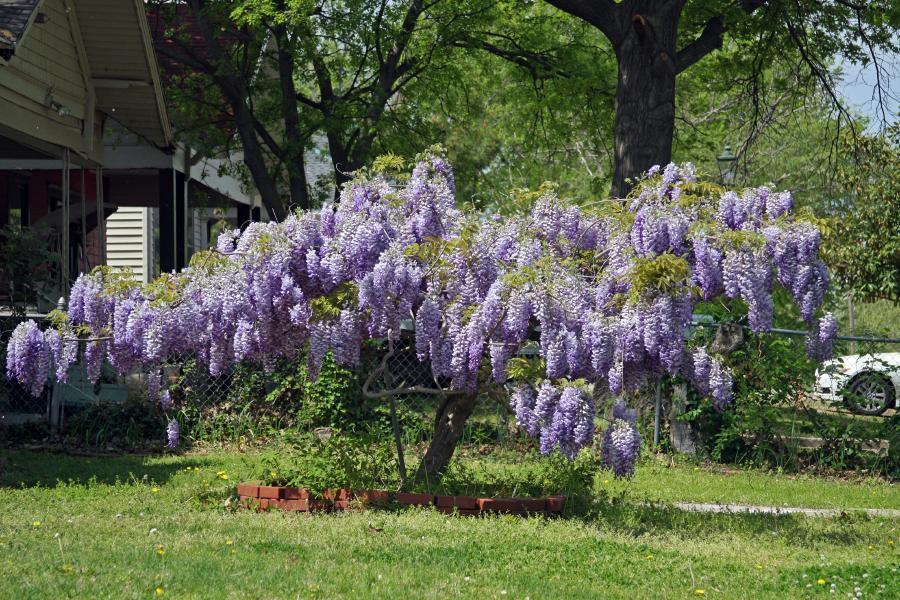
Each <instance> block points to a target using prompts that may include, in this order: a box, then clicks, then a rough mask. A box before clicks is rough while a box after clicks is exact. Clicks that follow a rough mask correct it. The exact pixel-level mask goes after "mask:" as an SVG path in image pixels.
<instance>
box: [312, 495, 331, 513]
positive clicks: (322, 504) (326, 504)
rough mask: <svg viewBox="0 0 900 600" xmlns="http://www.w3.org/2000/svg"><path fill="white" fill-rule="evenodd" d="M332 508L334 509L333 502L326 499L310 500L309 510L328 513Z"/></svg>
mask: <svg viewBox="0 0 900 600" xmlns="http://www.w3.org/2000/svg"><path fill="white" fill-rule="evenodd" d="M331 507H332V503H331V500H326V499H324V498H310V499H309V510H316V511H328V510H331Z"/></svg>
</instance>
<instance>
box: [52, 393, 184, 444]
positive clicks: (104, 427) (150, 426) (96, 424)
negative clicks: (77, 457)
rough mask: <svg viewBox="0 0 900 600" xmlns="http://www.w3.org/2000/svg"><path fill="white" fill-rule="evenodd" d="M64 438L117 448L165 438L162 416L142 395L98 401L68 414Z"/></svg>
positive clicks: (164, 425)
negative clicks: (120, 401)
mask: <svg viewBox="0 0 900 600" xmlns="http://www.w3.org/2000/svg"><path fill="white" fill-rule="evenodd" d="M65 436H66V441H67V442H75V443H79V444H85V445H88V446H94V447H106V446H110V445H112V446H116V447H118V448H121V449H137V448H160V447H162V446H163V445H164V444H165V442H166V418H165V415H163V413H162V411H161V410H160V408H159V405H157V404H150V403H148V402H147V401H146V400H144V399H133V400H127V401H125V402H122V403H118V402H98V403H97V404H92V405H89V406H86V407H85V408H84V409H82V410H80V411H79V412H77V413H75V414H74V415H72V416H71V417H69V418H68V420H67V422H66V424H65Z"/></svg>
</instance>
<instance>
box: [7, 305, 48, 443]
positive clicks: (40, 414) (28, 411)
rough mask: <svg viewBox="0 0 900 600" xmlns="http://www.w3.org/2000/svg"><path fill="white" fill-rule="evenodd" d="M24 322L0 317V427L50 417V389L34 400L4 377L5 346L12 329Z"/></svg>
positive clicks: (15, 318) (27, 392) (14, 318)
mask: <svg viewBox="0 0 900 600" xmlns="http://www.w3.org/2000/svg"><path fill="white" fill-rule="evenodd" d="M24 320H25V318H23V317H19V316H14V315H2V316H0V425H19V424H22V423H27V422H34V421H45V420H47V419H48V418H49V415H50V397H51V390H50V388H45V389H44V391H43V392H42V393H41V395H40V396H38V397H37V398H35V397H34V396H32V395H31V393H30V392H29V391H28V390H26V389H25V388H24V387H22V386H21V385H19V383H18V382H16V381H11V380H9V379H8V378H7V377H6V344H7V342H8V341H9V338H10V336H11V335H12V332H13V329H15V328H16V326H17V325H18V324H19V323H21V322H22V321H24Z"/></svg>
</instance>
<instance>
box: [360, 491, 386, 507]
mask: <svg viewBox="0 0 900 600" xmlns="http://www.w3.org/2000/svg"><path fill="white" fill-rule="evenodd" d="M354 495H355V496H356V497H357V498H359V500H360V501H361V502H362V503H363V504H387V503H388V502H390V501H391V493H390V492H385V491H383V490H363V491H361V492H355V493H354Z"/></svg>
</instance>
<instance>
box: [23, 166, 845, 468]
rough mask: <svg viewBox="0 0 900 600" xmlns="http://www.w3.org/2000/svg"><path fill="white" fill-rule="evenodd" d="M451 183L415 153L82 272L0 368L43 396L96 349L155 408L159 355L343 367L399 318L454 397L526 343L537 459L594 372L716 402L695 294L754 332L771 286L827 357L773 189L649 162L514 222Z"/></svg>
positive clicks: (599, 380) (625, 433) (569, 430)
mask: <svg viewBox="0 0 900 600" xmlns="http://www.w3.org/2000/svg"><path fill="white" fill-rule="evenodd" d="M704 189H705V190H706V191H704ZM454 190H455V188H454V178H453V172H452V170H451V168H450V166H449V165H448V163H447V162H446V161H445V160H444V159H443V158H442V157H440V156H437V155H433V154H428V155H426V156H425V157H424V158H423V159H422V160H420V161H419V162H418V164H417V165H416V166H415V168H414V169H413V171H412V173H411V174H410V176H409V177H408V178H407V179H406V180H404V181H403V184H402V185H398V184H397V183H396V182H394V181H393V180H388V179H386V178H385V177H382V176H380V175H367V176H360V177H358V178H357V179H355V180H353V181H352V182H350V183H348V184H347V185H346V186H345V187H344V188H343V190H342V192H341V196H340V198H339V200H338V201H337V202H335V203H334V204H327V205H325V206H324V207H322V208H321V209H320V210H317V211H310V212H300V213H296V214H292V215H291V216H289V217H288V218H287V219H285V220H284V221H283V222H280V223H274V222H273V223H253V224H250V225H249V226H248V227H246V228H245V229H244V230H243V231H241V230H234V231H228V232H226V233H224V234H222V236H221V237H220V238H219V240H218V243H217V245H216V250H214V251H211V252H208V253H202V254H201V255H199V256H195V257H194V259H193V260H192V264H191V266H190V267H188V268H187V269H185V270H184V271H183V272H182V273H179V274H167V275H165V276H163V277H162V278H161V279H160V280H158V281H156V282H153V283H151V284H149V285H147V286H138V285H127V284H125V283H123V281H122V279H121V278H116V276H115V275H114V274H113V273H112V272H111V271H109V270H108V269H107V270H100V271H97V272H94V273H92V274H89V275H82V276H80V277H79V278H78V280H77V282H76V283H75V284H74V286H73V287H72V291H71V296H70V298H69V304H68V313H67V321H66V322H65V323H62V324H59V325H58V326H57V327H56V328H53V329H50V330H48V331H45V332H41V331H40V330H39V329H38V327H37V325H35V324H34V323H33V322H27V323H24V324H22V325H20V326H19V328H17V329H16V331H15V333H14V334H13V337H12V339H11V341H10V343H9V352H8V358H7V371H8V373H9V374H10V376H12V377H15V378H16V379H18V380H19V381H20V382H22V383H23V384H24V385H25V386H26V387H28V388H29V389H30V390H31V391H32V392H34V393H39V392H40V390H41V388H42V387H43V385H44V384H45V382H46V381H47V379H48V377H49V376H50V373H54V374H55V376H56V377H57V378H63V377H65V374H66V372H67V371H68V367H69V365H70V364H71V363H72V362H73V361H74V360H75V359H76V357H77V354H78V351H77V350H78V347H77V345H78V342H76V341H75V340H76V339H79V340H81V343H82V348H83V350H82V352H83V360H84V362H85V364H86V367H87V371H88V374H89V376H90V377H91V378H96V377H97V376H98V375H99V370H100V365H101V363H102V361H103V360H106V361H108V362H109V363H110V364H111V365H112V366H113V367H114V368H116V369H117V370H118V371H119V372H123V373H124V372H128V371H132V370H134V369H139V370H142V371H144V372H145V373H147V374H148V376H147V381H148V395H149V396H150V397H151V398H153V399H154V400H155V401H158V402H161V403H163V404H164V405H166V406H169V405H171V397H170V395H169V393H168V391H167V390H166V389H165V383H164V382H163V379H162V377H161V374H160V365H161V364H162V363H163V362H164V361H165V359H166V357H168V356H169V355H171V354H173V353H178V354H193V355H195V356H197V357H198V359H199V360H200V361H201V362H203V363H205V364H206V365H207V366H208V368H209V370H210V373H211V374H213V375H217V374H219V373H222V372H223V371H224V370H225V369H227V368H228V366H229V365H230V364H233V363H236V362H240V361H249V362H253V363H256V364H259V365H261V366H262V367H264V368H271V367H272V366H273V365H274V364H275V361H277V360H279V359H282V358H293V357H295V356H297V355H300V354H305V356H306V357H307V359H308V361H309V366H310V372H311V373H313V374H315V373H316V372H317V370H318V367H319V365H320V364H321V362H322V360H323V358H324V356H325V355H326V353H328V352H331V353H332V354H333V356H334V358H335V360H336V361H338V362H340V363H342V364H346V365H355V364H357V363H358V362H359V358H360V346H361V344H362V342H363V341H364V340H366V339H372V338H385V337H392V338H394V339H396V338H397V337H398V336H399V332H400V323H401V321H403V320H407V319H411V320H413V321H414V322H415V326H416V327H415V328H416V352H417V354H418V357H419V359H420V360H423V361H428V362H429V363H430V366H431V369H432V371H433V373H434V376H435V379H436V380H437V381H446V382H449V385H450V386H451V387H453V388H455V389H458V390H468V391H472V390H475V389H476V388H477V386H478V385H479V382H482V381H484V380H486V379H487V378H492V379H493V380H495V381H497V382H501V383H502V382H505V381H506V380H507V379H508V378H509V375H510V371H511V369H510V364H511V363H510V361H511V359H513V358H514V357H515V356H516V355H517V353H518V352H519V350H520V349H521V348H522V346H523V345H524V344H526V343H529V340H530V339H531V340H535V341H536V342H537V345H538V350H539V352H538V357H537V358H535V359H534V360H535V361H539V367H540V369H541V376H540V377H539V378H538V379H537V380H531V381H528V382H523V384H522V385H521V386H520V387H519V388H518V389H517V391H516V393H515V394H514V395H513V398H512V404H513V408H514V410H515V413H516V418H517V419H518V421H519V423H520V424H521V425H522V427H523V428H524V429H525V430H526V431H528V432H529V433H530V434H532V435H534V436H537V437H539V438H540V447H541V450H542V451H544V452H551V451H555V450H558V451H559V452H562V453H563V454H565V455H567V456H574V455H575V454H576V453H577V452H578V450H579V449H580V448H582V447H585V446H587V445H589V444H590V443H591V440H592V438H593V435H594V417H595V406H594V402H593V400H592V397H591V394H589V393H586V392H585V391H584V390H586V389H590V386H591V384H593V385H594V386H597V385H602V386H606V387H608V388H609V390H610V391H611V392H612V393H613V394H619V393H621V392H622V391H623V390H626V389H635V388H637V387H639V386H641V385H643V384H644V383H646V382H647V381H648V380H650V379H654V378H657V377H660V376H662V375H663V374H666V373H668V374H671V375H683V376H684V377H686V378H687V379H688V380H689V381H691V382H692V383H693V385H694V386H695V387H696V388H697V389H698V390H700V391H701V392H702V393H706V394H709V396H710V398H711V399H712V400H713V402H714V403H715V405H716V406H717V407H720V408H721V407H724V406H725V405H726V404H727V403H728V402H729V401H730V400H731V396H732V391H731V387H732V380H731V374H730V372H729V371H728V369H727V368H726V367H725V365H724V364H723V362H722V361H721V359H720V358H719V357H717V356H715V355H713V354H710V353H708V352H707V351H706V350H705V349H703V348H691V346H690V344H689V342H688V340H687V339H686V338H687V335H686V333H687V331H688V327H689V325H690V322H691V316H692V311H693V307H694V305H695V303H696V302H698V301H700V300H704V299H706V300H708V299H712V298H715V297H717V296H722V295H724V296H727V297H733V298H740V299H742V300H743V301H744V302H745V303H746V305H747V306H748V324H749V326H750V327H751V328H752V329H753V330H754V331H765V330H766V329H768V328H770V327H771V325H772V313H773V303H772V292H773V288H774V286H775V285H776V284H777V285H781V286H783V287H785V288H787V289H788V290H789V291H790V292H791V294H792V296H793V298H794V300H795V301H796V302H797V304H799V305H800V307H801V311H802V314H803V316H804V318H805V319H807V320H808V321H809V323H810V326H811V329H812V331H813V333H812V334H811V337H810V341H809V347H810V353H811V355H813V356H815V357H817V358H820V357H822V356H823V355H824V354H826V353H827V351H828V350H829V349H830V340H831V338H832V337H833V336H834V333H835V331H834V320H833V318H832V317H830V316H827V317H825V318H824V319H823V320H822V321H821V322H820V321H817V320H816V319H815V318H814V315H815V313H816V311H817V309H818V308H819V307H820V305H821V304H822V301H823V298H824V294H825V290H826V287H827V282H828V278H827V273H826V271H825V268H824V266H823V264H822V262H821V260H820V259H819V258H818V250H819V232H818V230H817V229H816V228H815V226H813V225H811V224H809V223H807V222H804V221H802V220H800V219H798V218H797V217H796V216H795V215H794V214H793V213H792V210H791V204H792V202H791V197H790V194H789V193H786V192H780V193H776V192H773V191H770V190H768V189H767V188H764V187H762V188H756V189H749V190H745V191H744V192H742V193H740V194H738V193H736V192H724V193H720V192H715V191H713V192H710V191H709V188H708V187H707V188H703V187H702V186H699V185H698V184H697V181H696V176H695V174H694V169H693V167H692V166H691V165H689V164H686V165H681V166H679V165H674V164H670V165H668V166H666V167H664V168H656V169H653V170H651V172H650V173H649V174H648V176H647V177H646V178H645V179H644V180H643V181H642V182H641V183H640V185H639V186H638V188H637V191H636V193H635V194H634V195H633V197H632V198H631V199H630V200H629V202H628V203H627V204H626V205H624V206H623V204H622V203H618V202H611V203H604V204H603V205H602V206H603V207H604V208H602V209H596V210H582V209H579V208H578V207H574V206H568V205H566V204H564V203H563V202H561V201H560V200H559V199H558V198H557V197H556V195H555V193H554V192H553V191H552V189H550V188H542V189H541V191H540V192H539V193H538V194H535V200H534V205H533V209H532V210H531V212H530V214H527V215H522V216H515V217H500V216H497V215H484V214H471V213H465V212H463V211H461V210H460V209H458V208H457V206H456V202H455V197H454V194H455V191H454ZM698 190H699V191H698ZM616 411H617V412H616V413H614V419H613V421H612V423H613V425H612V426H611V427H610V429H609V430H608V431H607V432H606V434H605V439H606V443H605V445H604V452H605V453H606V454H605V456H608V463H609V464H610V465H611V466H612V467H613V468H614V470H616V472H617V473H620V474H627V473H629V472H630V470H631V468H633V461H634V459H635V457H636V455H637V448H638V446H639V444H640V436H638V435H637V431H636V430H635V428H634V423H633V418H632V417H631V416H629V415H630V413H628V412H627V411H626V409H625V408H624V406H622V407H620V408H617V409H616ZM623 411H625V412H623ZM616 415H618V416H616ZM168 437H169V440H170V442H171V440H173V439H175V440H177V437H178V429H177V422H176V424H175V426H173V425H172V423H170V426H169V436H168ZM607 445H608V446H609V448H606V446H607ZM629 465H630V466H629Z"/></svg>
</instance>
